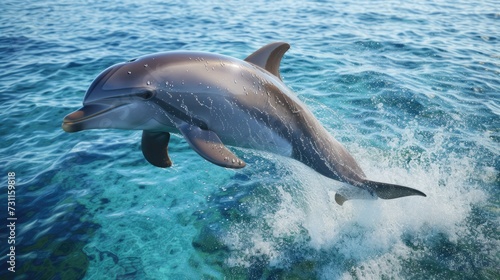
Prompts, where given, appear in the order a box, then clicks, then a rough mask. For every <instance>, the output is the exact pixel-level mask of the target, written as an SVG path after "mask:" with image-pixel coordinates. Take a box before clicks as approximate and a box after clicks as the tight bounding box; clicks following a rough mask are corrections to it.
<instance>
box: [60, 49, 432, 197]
mask: <svg viewBox="0 0 500 280" xmlns="http://www.w3.org/2000/svg"><path fill="white" fill-rule="evenodd" d="M289 48H290V46H289V45H288V44H287V43H283V42H276V43H272V44H269V45H266V46H264V47H262V48H261V49H259V50H257V51H256V52H254V53H253V54H251V55H250V56H248V57H247V58H246V59H245V60H239V59H235V58H232V57H228V56H224V55H219V54H212V53H205V52H188V51H175V52H165V53H158V54H152V55H147V56H143V57H140V58H137V59H134V60H130V61H128V62H125V63H119V64H116V65H113V66H111V67H109V68H108V69H106V70H104V72H102V73H101V74H100V75H99V76H98V77H97V78H96V79H95V80H94V81H93V83H92V84H91V85H90V87H89V89H88V91H87V93H86V95H85V98H84V100H83V107H82V108H80V109H78V110H77V111H75V112H73V113H71V114H69V115H67V116H66V117H65V118H64V120H63V124H62V128H63V129H64V131H66V132H76V131H80V130H87V129H102V128H116V129H133V130H142V131H143V133H142V145H141V146H142V152H143V155H144V157H145V158H146V160H147V161H148V162H149V163H151V164H152V165H155V166H158V167H169V166H171V165H172V161H171V160H170V157H169V155H168V151H167V148H168V142H169V139H170V133H179V134H181V135H182V136H183V137H184V138H185V139H186V141H187V142H188V143H189V145H190V146H191V148H193V150H195V151H196V152H197V153H198V154H199V155H200V156H202V157H203V158H205V159H206V160H208V161H210V162H212V163H214V164H216V165H219V166H223V167H227V168H242V167H245V162H244V161H243V160H242V159H240V158H239V157H238V156H236V155H235V154H234V153H233V152H232V151H231V150H230V149H228V148H227V147H226V146H235V147H243V148H250V149H256V150H262V151H267V152H271V153H275V154H279V155H282V156H287V157H291V158H293V159H296V160H298V161H300V162H302V163H303V164H305V165H307V166H309V167H310V168H312V169H313V170H315V171H316V172H318V173H320V174H322V175H324V176H326V177H328V178H331V179H334V180H338V181H341V182H344V183H347V184H349V185H352V186H354V187H357V188H354V189H353V188H350V187H349V188H350V189H353V190H352V191H344V192H342V191H339V192H338V193H337V194H336V196H335V200H336V201H337V203H339V204H340V205H342V204H343V203H344V201H346V200H348V199H354V198H359V197H362V196H359V195H358V194H359V193H360V192H361V193H364V194H365V196H366V194H368V196H370V197H379V198H382V199H393V198H399V197H404V196H411V195H419V196H426V195H425V194H424V193H422V192H421V191H418V190H415V189H412V188H409V187H404V186H399V185H394V184H387V183H380V182H374V181H370V180H368V179H366V176H365V174H364V173H363V171H362V170H361V168H360V167H359V165H358V164H357V163H356V161H355V160H354V158H353V157H352V156H351V155H350V154H349V152H348V151H347V150H346V149H345V148H344V147H343V146H342V145H341V144H340V143H339V142H338V141H337V140H335V139H334V138H333V137H332V136H331V135H330V134H329V133H328V132H327V130H326V129H325V128H324V127H323V126H322V125H321V124H320V122H319V121H318V120H317V119H316V118H315V117H314V116H313V114H312V113H311V112H310V111H309V110H308V109H307V107H306V105H305V104H304V103H302V102H301V101H300V100H299V99H298V98H297V97H296V96H295V95H294V93H292V92H291V90H290V89H288V87H287V86H286V85H285V84H284V83H283V81H282V80H281V77H280V73H279V66H280V62H281V59H282V57H283V55H284V54H285V52H286V51H287V50H288V49H289ZM355 189H356V190H355ZM357 193H358V194H357Z"/></svg>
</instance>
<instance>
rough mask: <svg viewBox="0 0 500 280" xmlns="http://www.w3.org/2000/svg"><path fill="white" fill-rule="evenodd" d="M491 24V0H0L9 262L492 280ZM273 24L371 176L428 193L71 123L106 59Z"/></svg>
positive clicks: (499, 69) (497, 89)
mask: <svg viewBox="0 0 500 280" xmlns="http://www.w3.org/2000/svg"><path fill="white" fill-rule="evenodd" d="M499 40H500V6H499V5H498V2H497V1H494V0H491V1H489V0H484V1H472V2H471V1H465V0H459V1H453V2H450V1H441V0H438V1H425V0H421V1H413V2H412V3H408V2H406V1H393V0H389V1H366V0H361V1H347V0H346V1H276V2H270V1H260V0H256V1H230V2H223V1H189V0H187V1H137V0H134V1H130V0H124V1H119V2H111V1H64V0H56V1H23V2H19V1H11V0H4V1H3V2H2V12H1V13H0V70H1V71H0V114H1V122H2V124H1V126H0V132H1V134H0V136H1V141H0V143H1V145H0V174H1V176H2V177H1V178H2V184H1V187H0V190H1V192H0V205H2V207H0V218H1V221H2V224H4V226H2V227H1V230H0V253H1V255H0V262H1V263H2V266H1V269H2V270H1V271H0V278H1V279H499V278H500V269H499V267H500V230H499V224H500V208H499V207H500V179H499V171H500V160H499V155H500V52H499V50H500V43H499ZM273 41H286V42H288V43H290V44H291V49H290V50H289V51H288V52H287V53H286V55H285V57H284V59H283V61H282V68H281V73H282V76H283V79H284V81H285V83H286V84H287V85H288V86H289V87H290V88H291V89H292V90H293V91H294V92H295V93H296V94H297V96H298V98H299V99H301V100H302V101H304V102H305V103H306V104H307V105H308V107H309V108H310V109H311V111H312V112H313V113H314V114H315V116H316V117H317V118H318V119H319V120H320V121H321V123H322V124H323V125H324V126H325V127H326V128H327V129H328V130H329V131H330V132H331V134H332V135H334V136H335V137H336V138H337V139H338V140H339V141H340V142H342V143H343V144H344V145H345V146H346V148H347V149H348V150H349V151H350V152H351V154H352V155H353V156H354V157H355V158H356V159H357V160H358V162H359V164H360V165H361V167H362V168H363V170H365V173H366V174H367V176H368V178H370V179H373V180H379V181H385V182H390V183H396V184H403V185H407V186H410V187H414V188H417V189H419V190H421V191H423V192H425V193H426V194H427V197H426V198H423V197H408V198H401V199H397V200H391V201H387V200H370V201H363V200H357V201H349V202H346V203H345V204H344V206H339V205H337V204H336V203H335V201H334V200H333V196H334V194H335V192H334V189H335V188H334V187H335V186H336V184H338V183H337V182H335V181H333V180H330V179H327V178H325V177H322V176H321V175H319V174H317V173H315V172H314V171H312V170H311V169H309V168H307V167H306V166H304V165H302V164H301V163H298V162H296V161H294V160H292V159H288V158H283V157H279V156H276V155H273V154H269V153H264V152H260V151H254V150H244V149H234V151H235V152H236V153H237V154H238V156H240V157H241V158H243V159H244V160H245V161H246V162H247V167H245V168H244V169H241V170H229V169H224V168H221V167H218V166H215V165H212V164H210V163H208V162H207V161H205V160H204V159H202V158H201V157H199V156H198V155H197V154H196V153H195V152H194V151H192V150H191V149H190V148H189V146H188V144H187V143H186V142H185V141H184V139H183V138H182V137H179V136H174V137H172V139H171V143H170V145H169V151H170V155H171V158H172V159H173V161H174V166H173V167H171V168H168V169H159V168H155V167H153V166H151V165H149V164H148V163H147V162H146V161H145V160H144V158H143V156H142V153H141V151H140V136H141V133H140V132H139V131H121V130H90V131H82V132H78V133H72V134H69V133H65V132H64V131H63V130H62V129H61V122H62V119H63V117H64V116H65V115H66V114H68V113H70V112H72V111H74V110H76V109H78V108H79V107H80V106H81V103H82V100H83V97H84V94H85V91H86V89H87V88H88V86H89V85H90V83H91V82H92V80H93V79H94V78H95V77H96V76H97V75H98V74H99V73H100V72H101V71H102V70H104V69H105V68H107V67H109V66H110V65H113V64H115V63H119V62H123V61H126V60H129V59H131V58H134V57H137V56H141V55H146V54H149V53H154V52H161V51H172V50H196V51H209V52H215V53H221V54H225V55H230V56H234V57H237V58H241V59H243V58H245V57H246V56H247V55H249V54H250V53H252V52H253V51H255V50H256V49H258V48H259V47H261V46H263V45H265V44H267V43H270V42H273ZM9 172H14V173H15V207H14V208H15V210H14V213H13V215H11V216H8V215H9V213H8V208H7V206H8V204H7V203H8V199H9V198H8V195H7V191H8V183H7V182H8V173H9ZM8 217H10V218H12V217H15V218H17V220H15V225H16V227H15V230H14V232H12V231H11V230H10V229H9V228H7V227H6V225H8V224H9V223H10V222H11V221H12V220H7V218H8ZM13 233H14V235H12V234H13ZM12 236H13V238H11V239H9V237H12ZM12 239H13V240H15V244H9V240H12ZM12 245H15V272H11V271H9V270H8V268H9V267H11V264H9V263H8V261H9V259H11V257H10V256H8V254H10V253H11V248H10V246H12Z"/></svg>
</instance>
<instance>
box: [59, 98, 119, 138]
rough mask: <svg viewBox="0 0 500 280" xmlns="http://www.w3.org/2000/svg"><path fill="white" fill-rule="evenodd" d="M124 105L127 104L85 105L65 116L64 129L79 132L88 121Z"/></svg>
mask: <svg viewBox="0 0 500 280" xmlns="http://www.w3.org/2000/svg"><path fill="white" fill-rule="evenodd" d="M124 105H126V104H121V105H118V106H109V105H102V104H90V105H85V106H83V107H82V108H80V109H78V110H76V111H74V112H73V113H71V114H68V115H67V116H66V117H64V119H63V123H62V129H63V130H64V131H66V132H77V131H80V130H84V129H85V127H84V124H85V122H86V121H88V120H91V119H94V118H96V117H98V116H100V115H103V114H105V113H107V112H109V111H111V110H114V109H116V108H118V107H121V106H124Z"/></svg>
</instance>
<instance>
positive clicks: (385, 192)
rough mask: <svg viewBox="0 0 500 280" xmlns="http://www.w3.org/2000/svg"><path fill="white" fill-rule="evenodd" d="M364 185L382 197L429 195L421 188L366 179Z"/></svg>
mask: <svg viewBox="0 0 500 280" xmlns="http://www.w3.org/2000/svg"><path fill="white" fill-rule="evenodd" d="M364 185H365V186H366V188H368V190H370V191H373V192H374V193H375V194H376V195H377V196H378V197H380V198H382V199H394V198H400V197H405V196H411V195H419V196H427V195H425V193H423V192H421V191H419V190H416V189H412V188H409V187H405V186H400V185H395V184H388V183H381V182H375V181H369V180H366V181H365V184H364Z"/></svg>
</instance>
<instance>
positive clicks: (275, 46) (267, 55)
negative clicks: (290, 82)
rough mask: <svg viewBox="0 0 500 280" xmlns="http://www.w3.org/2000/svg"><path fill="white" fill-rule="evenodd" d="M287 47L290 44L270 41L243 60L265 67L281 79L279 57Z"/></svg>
mask: <svg viewBox="0 0 500 280" xmlns="http://www.w3.org/2000/svg"><path fill="white" fill-rule="evenodd" d="M289 48H290V45H289V44H288V43H285V42H276V43H271V44H269V45H265V46H263V47H262V48H260V49H258V50H257V51H255V52H254V53H252V54H251V55H249V56H248V57H247V58H245V61H246V62H250V63H252V64H255V65H257V66H260V67H262V68H264V69H266V70H267V71H269V72H271V73H272V74H273V75H274V76H276V77H278V78H280V80H281V76H280V63H281V58H283V55H284V54H285V52H286V51H287V50H288V49H289Z"/></svg>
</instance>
